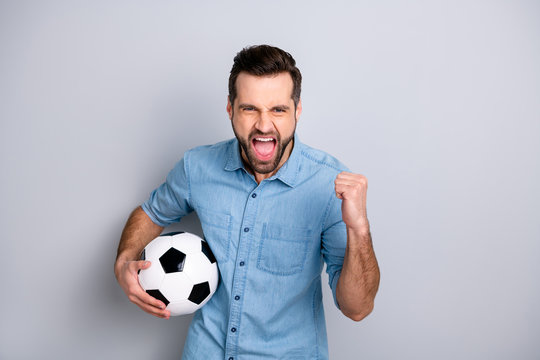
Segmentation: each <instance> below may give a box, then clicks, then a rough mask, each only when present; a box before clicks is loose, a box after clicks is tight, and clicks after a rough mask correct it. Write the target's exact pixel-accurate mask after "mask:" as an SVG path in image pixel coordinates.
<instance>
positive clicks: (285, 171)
mask: <svg viewBox="0 0 540 360" xmlns="http://www.w3.org/2000/svg"><path fill="white" fill-rule="evenodd" d="M302 147H303V144H302V143H301V142H300V140H299V139H298V135H297V134H296V133H295V134H294V146H293V149H292V152H291V155H290V156H289V158H288V159H287V161H286V162H285V164H283V165H282V166H281V168H280V169H279V170H278V172H277V173H276V174H275V175H273V176H271V177H269V178H268V179H266V180H268V181H270V180H274V179H279V180H281V182H283V183H284V184H286V185H288V186H290V187H294V186H295V185H296V182H297V177H298V172H299V170H300V157H301V154H300V153H301V152H302ZM228 153H229V154H228V156H227V161H226V163H225V168H224V169H225V170H226V171H236V170H239V169H243V170H244V171H246V172H247V170H245V168H244V163H243V162H242V156H241V155H240V144H239V143H238V139H237V138H234V139H233V141H232V142H231V145H230V147H229V150H228Z"/></svg>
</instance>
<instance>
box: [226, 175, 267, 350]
mask: <svg viewBox="0 0 540 360" xmlns="http://www.w3.org/2000/svg"><path fill="white" fill-rule="evenodd" d="M261 185H264V182H263V183H261V184H260V185H259V187H257V188H256V189H257V192H258V193H260V191H261ZM257 197H258V194H257V193H256V192H255V190H253V192H252V193H251V194H250V195H248V197H247V201H246V206H245V209H244V217H243V219H242V222H241V224H240V228H241V229H242V231H241V232H240V238H239V242H238V252H237V259H239V260H237V263H236V264H237V265H236V267H235V269H234V276H233V284H232V293H233V294H237V295H235V296H234V300H235V301H232V302H231V306H230V311H229V331H228V334H227V339H226V354H227V355H228V356H230V357H229V359H231V358H233V359H234V357H235V356H236V352H237V346H238V335H237V334H239V333H240V315H241V308H242V303H243V302H242V301H240V299H241V296H240V295H241V294H243V292H244V288H245V283H246V276H247V266H246V264H247V261H248V255H249V248H250V246H251V241H249V239H250V238H249V237H250V236H251V235H252V233H253V231H252V230H253V228H252V227H253V225H254V224H255V219H256V214H257V208H258V201H256V200H255V199H257Z"/></svg>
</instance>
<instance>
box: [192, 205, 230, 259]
mask: <svg viewBox="0 0 540 360" xmlns="http://www.w3.org/2000/svg"><path fill="white" fill-rule="evenodd" d="M197 216H198V217H199V220H200V221H201V226H202V229H203V233H204V238H205V240H206V242H207V243H208V245H209V246H210V250H212V253H213V254H214V256H215V257H216V260H217V261H218V263H225V262H226V261H227V260H228V259H229V245H230V242H231V226H232V222H231V216H230V215H228V214H222V213H219V212H216V211H212V210H208V209H205V208H199V209H197Z"/></svg>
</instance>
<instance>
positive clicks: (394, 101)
mask: <svg viewBox="0 0 540 360" xmlns="http://www.w3.org/2000/svg"><path fill="white" fill-rule="evenodd" d="M262 43H267V44H272V45H276V46H279V47H281V48H283V49H285V50H287V51H289V52H290V53H291V54H292V55H293V56H294V57H295V59H296V60H297V63H298V66H299V68H300V70H301V71H302V74H303V77H304V82H303V93H302V100H303V107H304V112H303V114H302V116H301V118H300V122H299V124H298V129H297V131H298V134H299V136H300V138H301V139H302V141H303V142H305V143H307V144H309V145H311V146H313V147H315V148H319V149H322V150H325V151H328V152H329V153H331V154H332V155H334V156H336V157H337V158H339V159H340V160H341V161H343V162H344V163H345V164H347V165H348V166H349V167H350V168H351V169H352V170H353V171H355V172H358V173H361V174H364V175H365V176H367V178H368V180H369V190H368V216H369V219H370V222H371V227H372V234H373V241H374V246H375V251H376V254H377V257H378V260H379V265H380V267H381V286H380V290H379V294H378V297H377V299H376V305H375V310H374V312H373V313H372V314H371V315H370V316H369V317H368V318H366V319H365V320H363V321H362V322H360V323H355V322H353V321H351V320H349V319H347V318H346V317H344V316H343V315H342V314H341V313H339V311H338V310H337V309H336V308H335V307H334V305H333V302H332V299H331V294H330V291H329V288H328V285H327V284H326V281H327V276H326V274H324V276H323V281H324V304H325V310H326V315H327V324H328V337H329V347H330V357H331V358H332V359H369V360H375V359H384V360H386V359H390V360H392V359H414V360H423V359H425V360H433V359H449V360H450V359H452V360H454V359H490V360H493V359H520V360H527V359H531V360H532V359H539V358H540V343H539V342H538V336H539V334H540V307H539V304H540V279H539V275H540V261H539V258H540V221H539V220H540V217H539V209H538V205H539V203H540V190H539V184H540V66H539V64H540V3H538V2H537V1H525V0H523V1H521V0H520V1H512V0H508V1H476V0H474V1H461V0H458V1H421V0H412V1H348V2H345V1H335V2H332V3H330V2H322V1H320V2H319V1H272V2H255V1H243V2H240V1H230V2H218V1H199V2H187V1H186V2H182V1H137V0H136V1H68V0H60V1H15V0H13V1H0V120H1V123H0V182H1V186H0V201H1V214H0V215H1V216H0V239H1V242H2V243H1V244H2V247H1V254H2V256H1V262H0V264H1V266H0V267H1V273H2V275H1V276H0V279H1V282H0V283H1V289H2V290H1V295H0V358H1V359H38V358H39V359H128V358H129V359H179V358H180V355H181V351H182V346H183V344H184V340H185V336H186V332H187V328H188V325H189V321H190V320H191V317H190V316H186V317H178V318H171V320H169V321H165V320H160V319H156V318H153V317H152V316H150V315H147V314H146V313H144V312H142V311H140V310H139V309H138V308H137V307H136V306H135V305H133V304H131V303H130V302H129V301H128V299H127V298H126V296H125V295H124V293H123V292H122V290H121V288H120V287H119V286H118V285H117V283H116V280H115V278H114V274H113V262H114V258H115V255H116V247H117V244H118V239H119V236H120V233H121V230H122V228H123V225H124V223H125V221H126V219H127V216H128V214H129V213H130V211H131V210H132V209H133V208H135V207H136V206H137V205H139V204H140V203H141V202H143V201H144V200H145V199H146V198H147V197H148V195H149V193H150V192H151V190H152V189H153V188H155V187H156V186H158V185H159V184H160V183H161V182H162V181H163V180H164V178H165V176H166V174H167V172H168V171H169V170H170V169H171V168H172V167H173V165H174V164H175V162H176V161H177V160H178V159H180V157H181V156H182V154H183V153H184V151H186V150H187V149H189V148H191V147H194V146H197V145H202V144H211V143H214V142H217V141H220V140H223V139H227V138H231V137H232V136H233V133H232V130H231V126H230V122H229V120H228V118H227V114H226V112H225V105H226V96H227V79H228V74H229V71H230V67H231V65H232V59H233V57H234V56H235V55H236V53H237V52H238V51H239V50H241V49H242V48H243V47H244V46H247V45H253V44H262ZM173 228H175V229H177V228H182V229H185V230H187V231H192V232H196V233H199V234H201V230H200V226H199V224H198V220H197V218H196V216H194V215H193V216H189V217H188V218H186V219H185V220H183V221H182V222H181V223H180V224H178V225H175V227H173Z"/></svg>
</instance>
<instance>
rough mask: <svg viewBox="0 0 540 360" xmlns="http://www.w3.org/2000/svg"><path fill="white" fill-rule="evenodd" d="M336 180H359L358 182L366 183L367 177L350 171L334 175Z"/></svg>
mask: <svg viewBox="0 0 540 360" xmlns="http://www.w3.org/2000/svg"><path fill="white" fill-rule="evenodd" d="M336 180H344V181H354V182H360V183H366V184H367V178H366V177H365V176H364V175H361V174H352V173H344V172H342V173H339V174H338V175H337V176H336Z"/></svg>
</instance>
